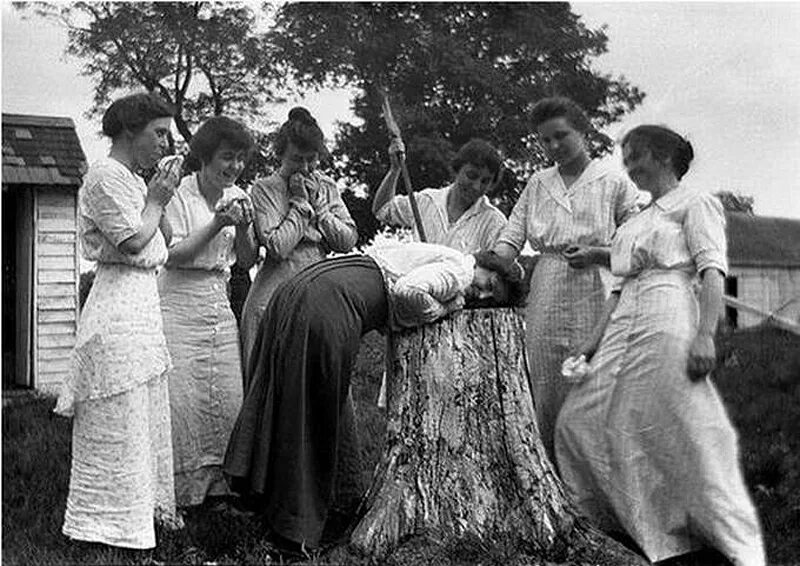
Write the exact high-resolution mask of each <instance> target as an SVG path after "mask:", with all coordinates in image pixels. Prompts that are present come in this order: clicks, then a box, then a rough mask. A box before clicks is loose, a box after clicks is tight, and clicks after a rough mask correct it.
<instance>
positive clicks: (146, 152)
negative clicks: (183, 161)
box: [131, 118, 172, 169]
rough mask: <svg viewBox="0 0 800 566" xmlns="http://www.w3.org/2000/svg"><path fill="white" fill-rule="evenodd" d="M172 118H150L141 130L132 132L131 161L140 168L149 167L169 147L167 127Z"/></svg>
mask: <svg viewBox="0 0 800 566" xmlns="http://www.w3.org/2000/svg"><path fill="white" fill-rule="evenodd" d="M171 125H172V118H156V119H155V120H151V121H150V122H149V123H148V124H147V125H146V126H145V127H144V129H143V130H142V131H140V132H139V133H136V134H133V137H132V140H131V148H132V152H133V161H134V163H135V164H136V165H137V166H138V167H139V168H141V169H150V168H151V167H153V166H154V165H155V164H156V163H158V161H159V160H160V159H161V158H162V157H163V156H164V155H165V154H166V152H167V150H168V149H169V129H170V126H171Z"/></svg>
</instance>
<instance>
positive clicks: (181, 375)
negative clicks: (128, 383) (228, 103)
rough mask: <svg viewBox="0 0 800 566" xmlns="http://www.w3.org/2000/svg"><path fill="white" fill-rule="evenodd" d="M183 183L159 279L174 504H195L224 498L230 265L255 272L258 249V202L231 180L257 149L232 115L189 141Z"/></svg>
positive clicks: (230, 403) (236, 361) (235, 345)
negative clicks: (187, 170) (255, 213)
mask: <svg viewBox="0 0 800 566" xmlns="http://www.w3.org/2000/svg"><path fill="white" fill-rule="evenodd" d="M189 147H190V150H191V154H190V156H189V159H188V163H189V164H190V167H191V168H193V169H194V168H199V170H198V171H196V172H193V173H192V174H190V175H188V176H186V177H184V178H183V180H182V181H181V184H180V186H179V187H178V188H177V190H176V191H175V196H174V197H173V199H172V200H171V201H170V203H169V205H167V209H166V211H165V220H166V222H167V224H168V226H169V229H168V233H169V235H170V236H171V239H170V242H169V259H168V260H167V265H166V269H163V270H162V271H161V273H160V274H159V277H158V290H159V293H160V295H161V312H162V315H163V317H164V333H165V335H166V337H167V346H168V347H169V352H170V356H171V357H172V365H173V368H172V370H171V371H170V372H169V398H170V408H171V411H172V449H173V460H174V469H175V499H176V502H177V504H178V506H180V507H183V506H189V505H199V504H201V503H203V501H204V500H205V498H206V496H223V495H228V494H229V492H228V487H227V483H226V481H225V478H224V477H223V476H222V470H221V467H220V466H221V464H222V458H223V456H224V455H225V447H226V446H227V443H228V437H229V436H230V433H231V430H232V428H233V423H234V421H235V419H236V415H237V414H238V412H239V408H240V406H241V403H242V373H241V358H240V356H239V330H238V327H237V324H236V319H235V318H234V316H233V312H232V311H231V306H230V302H229V300H228V293H227V287H228V282H229V279H230V268H231V266H232V265H233V264H234V263H235V262H236V261H237V258H238V260H239V265H240V266H242V267H243V268H245V269H247V268H249V267H250V266H251V265H252V264H253V263H254V261H255V258H256V255H257V253H258V252H257V249H256V245H255V240H254V235H253V232H252V229H251V226H252V224H251V222H252V217H253V213H252V205H251V204H250V199H249V197H248V196H247V194H246V193H245V192H244V191H243V190H242V189H240V188H239V187H237V186H235V185H234V184H233V183H234V182H235V181H236V180H237V179H238V178H239V175H240V174H241V173H242V171H243V170H244V167H245V163H246V161H247V158H248V156H249V154H250V152H251V150H252V149H253V147H254V142H253V138H252V136H251V135H250V134H249V133H248V132H247V130H245V128H244V127H243V126H242V125H241V124H239V123H238V122H236V121H235V120H232V119H230V118H227V117H224V116H215V117H213V118H210V119H209V120H207V121H206V122H205V123H203V125H202V126H201V127H200V128H199V129H198V130H197V132H195V134H194V136H192V140H191V142H190V144H189Z"/></svg>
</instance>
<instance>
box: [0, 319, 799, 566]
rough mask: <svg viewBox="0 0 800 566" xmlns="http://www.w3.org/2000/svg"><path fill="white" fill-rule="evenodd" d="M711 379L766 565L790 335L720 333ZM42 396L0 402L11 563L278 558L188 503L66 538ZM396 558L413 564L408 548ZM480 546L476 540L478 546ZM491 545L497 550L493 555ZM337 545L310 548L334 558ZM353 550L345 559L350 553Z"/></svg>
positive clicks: (5, 546) (787, 443)
mask: <svg viewBox="0 0 800 566" xmlns="http://www.w3.org/2000/svg"><path fill="white" fill-rule="evenodd" d="M719 353H720V362H721V367H720V369H719V370H718V371H717V372H716V378H715V379H716V382H717V385H718V387H719V390H720V392H721V394H722V396H723V398H724V399H725V401H726V404H727V406H728V408H729V412H730V415H731V418H732V419H733V421H734V423H735V424H736V426H737V428H738V429H739V431H740V441H741V448H742V459H743V463H744V467H745V475H746V478H747V482H748V485H749V487H750V489H751V492H752V494H753V498H754V501H755V503H756V506H757V507H758V510H759V513H760V516H761V519H762V523H763V527H764V532H765V535H766V541H767V552H768V556H769V562H770V564H786V565H788V564H797V563H800V537H798V536H797V534H796V533H797V532H800V337H797V336H793V335H789V334H786V333H783V332H781V331H777V330H773V329H758V330H754V331H747V332H739V333H734V334H730V335H724V336H720V340H719ZM382 371H383V343H382V341H381V339H380V337H379V336H378V335H377V334H371V335H368V336H367V337H366V338H365V340H364V342H363V344H362V351H361V354H360V356H359V361H358V365H357V367H356V371H355V374H354V381H353V392H354V397H355V399H356V403H357V405H358V415H359V428H360V432H361V436H362V445H363V450H364V469H363V473H364V475H365V479H368V477H369V475H370V472H371V469H372V466H373V465H374V464H375V462H376V461H377V459H378V457H379V455H380V449H381V444H382V439H383V434H384V428H385V421H384V418H383V415H382V412H381V411H380V410H379V409H378V408H377V407H376V405H375V400H376V399H377V395H378V388H379V385H380V376H381V373H382ZM54 403H55V401H54V400H53V399H52V398H48V397H40V396H36V395H27V396H17V397H15V398H14V399H13V400H12V401H11V402H10V403H9V405H8V406H5V407H4V409H3V476H2V477H3V484H2V486H3V494H2V496H3V513H2V527H3V531H2V559H3V562H4V563H5V564H10V565H26V566H27V565H45V564H58V565H61V564H88V565H101V564H103V565H105V564H119V565H138V564H149V563H153V561H157V562H163V563H167V564H184V565H190V564H197V565H200V564H212V563H216V564H280V563H281V557H280V556H279V555H278V554H277V553H276V551H275V549H274V548H273V547H271V546H270V545H269V544H268V543H267V542H265V540H264V537H263V533H264V527H263V526H262V525H261V524H260V523H259V522H258V521H257V520H256V519H252V518H245V517H241V516H235V515H229V514H224V513H220V512H219V511H215V510H213V509H210V508H199V509H193V510H192V511H190V512H189V513H188V514H187V516H186V529H184V530H182V531H179V532H159V533H158V541H159V544H158V547H157V548H156V549H155V550H154V551H122V550H119V549H112V548H108V547H104V546H102V545H92V544H85V543H75V542H70V541H69V540H68V539H66V538H65V537H64V536H63V535H62V534H61V523H62V520H63V514H64V507H65V504H66V496H67V486H68V482H69V454H70V423H69V421H68V420H66V419H62V418H60V417H55V416H53V415H52V413H51V409H52V407H53V405H54ZM404 548H405V550H404V552H406V553H408V552H411V553H412V554H411V555H410V556H408V557H407V558H405V559H404V558H402V557H397V558H396V562H398V563H408V564H417V563H420V561H419V560H418V557H419V555H414V554H413V545H412V550H409V549H408V547H404ZM484 550H485V549H484ZM438 552H439V554H440V555H437V556H435V557H432V556H430V555H427V557H426V562H431V563H433V562H435V563H437V564H467V563H482V564H501V563H508V559H510V558H509V557H506V556H505V554H504V553H499V551H497V549H494V551H486V552H482V553H481V552H477V551H475V549H471V548H466V547H464V548H460V547H459V548H455V547H453V548H444V549H439V551H438ZM501 555H502V556H501ZM343 556H345V555H343V554H341V553H340V554H337V553H336V552H334V553H332V554H327V555H321V556H320V555H318V556H313V557H311V559H310V560H309V561H308V562H307V563H310V564H336V563H340V562H339V561H340V560H341V559H342V557H343ZM432 558H435V559H432ZM353 560H354V559H353V558H352V557H350V558H348V562H349V563H353Z"/></svg>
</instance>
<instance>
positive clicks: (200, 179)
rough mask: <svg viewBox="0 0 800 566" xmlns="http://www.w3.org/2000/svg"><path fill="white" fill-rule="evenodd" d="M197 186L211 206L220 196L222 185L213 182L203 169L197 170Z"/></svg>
mask: <svg viewBox="0 0 800 566" xmlns="http://www.w3.org/2000/svg"><path fill="white" fill-rule="evenodd" d="M197 188H198V189H199V190H200V194H201V195H203V197H204V198H205V199H206V202H208V204H210V205H212V206H213V205H215V204H216V203H217V201H218V200H219V199H220V197H222V190H223V187H221V186H218V185H216V184H215V183H213V182H212V181H211V180H210V179H209V176H208V174H206V173H205V172H204V170H203V169H201V170H200V171H198V172H197Z"/></svg>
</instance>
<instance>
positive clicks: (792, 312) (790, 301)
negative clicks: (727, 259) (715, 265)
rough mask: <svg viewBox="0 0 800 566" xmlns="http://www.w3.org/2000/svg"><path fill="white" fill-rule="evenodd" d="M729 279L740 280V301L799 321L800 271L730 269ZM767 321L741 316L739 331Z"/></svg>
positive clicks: (748, 314) (751, 316)
mask: <svg viewBox="0 0 800 566" xmlns="http://www.w3.org/2000/svg"><path fill="white" fill-rule="evenodd" d="M728 276H729V277H736V278H737V287H738V288H737V297H736V298H738V299H740V300H742V301H743V302H745V303H747V304H749V305H752V306H754V307H757V308H759V309H761V310H762V311H764V312H767V313H770V312H771V313H774V314H777V315H781V316H783V317H784V318H788V319H790V320H794V321H800V269H797V268H791V267H731V269H730V273H729V274H728ZM763 321H764V319H763V318H761V317H759V316H757V315H755V314H751V313H746V312H743V311H741V312H739V313H738V320H737V322H738V326H739V328H746V327H748V326H754V325H756V324H759V323H761V322H763Z"/></svg>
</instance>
